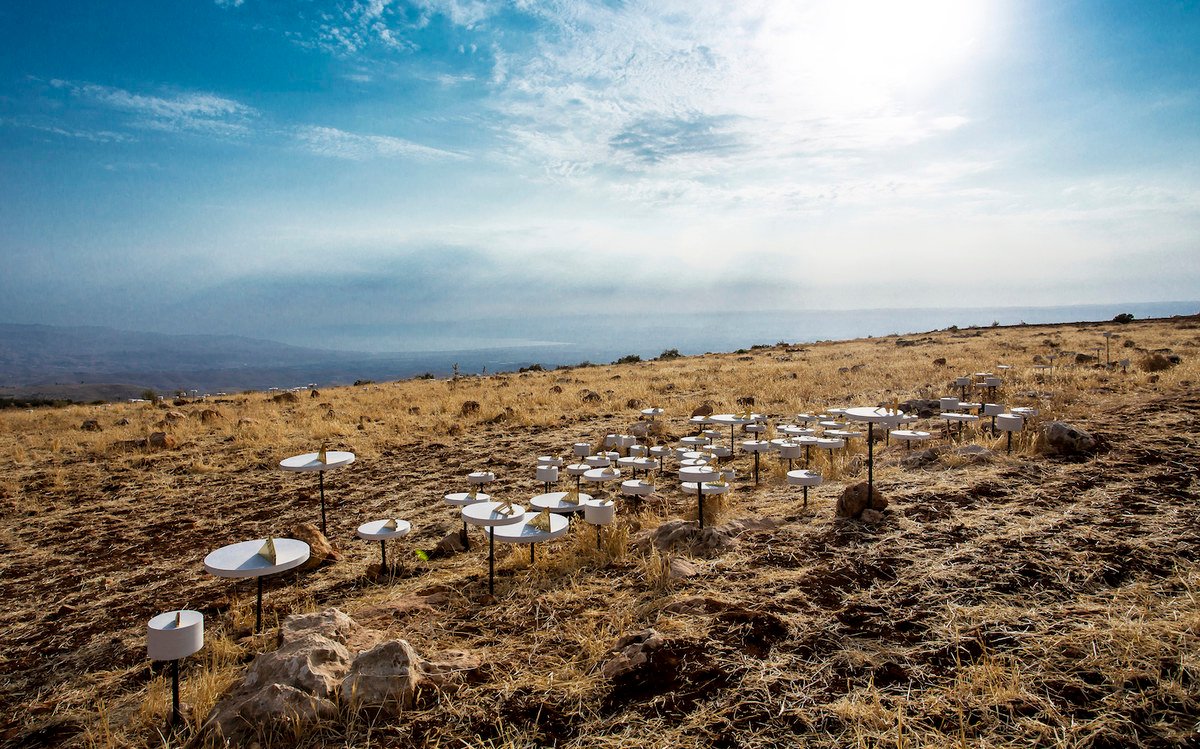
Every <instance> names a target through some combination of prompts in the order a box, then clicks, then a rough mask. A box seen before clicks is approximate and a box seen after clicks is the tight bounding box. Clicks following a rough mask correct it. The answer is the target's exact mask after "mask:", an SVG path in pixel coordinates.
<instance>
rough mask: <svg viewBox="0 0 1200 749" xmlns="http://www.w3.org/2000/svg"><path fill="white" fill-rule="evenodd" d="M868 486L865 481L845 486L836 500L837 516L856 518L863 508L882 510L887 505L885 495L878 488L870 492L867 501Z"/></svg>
mask: <svg viewBox="0 0 1200 749" xmlns="http://www.w3.org/2000/svg"><path fill="white" fill-rule="evenodd" d="M867 489H868V486H867V482H866V481H860V482H859V483H857V484H851V485H850V486H847V487H846V488H845V490H844V491H843V492H842V496H841V497H840V498H839V499H838V501H837V507H836V509H835V513H836V515H837V516H838V517H839V518H858V517H860V516H861V515H862V513H863V510H868V509H870V510H880V511H881V510H884V509H886V508H887V506H888V501H887V497H885V496H883V494H882V493H880V491H879V490H878V489H874V490H872V491H871V492H870V499H869V501H868V491H867Z"/></svg>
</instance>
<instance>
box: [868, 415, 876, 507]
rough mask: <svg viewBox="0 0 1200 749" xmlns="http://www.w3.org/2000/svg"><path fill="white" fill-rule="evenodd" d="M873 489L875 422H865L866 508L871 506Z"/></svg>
mask: <svg viewBox="0 0 1200 749" xmlns="http://www.w3.org/2000/svg"><path fill="white" fill-rule="evenodd" d="M874 487H875V422H873V421H868V422H867V507H870V506H871V504H872V499H871V492H872V490H873V489H874Z"/></svg>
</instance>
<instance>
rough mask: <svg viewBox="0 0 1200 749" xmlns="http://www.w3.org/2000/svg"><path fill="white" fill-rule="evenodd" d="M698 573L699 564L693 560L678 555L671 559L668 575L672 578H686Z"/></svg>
mask: <svg viewBox="0 0 1200 749" xmlns="http://www.w3.org/2000/svg"><path fill="white" fill-rule="evenodd" d="M699 574H700V566H699V565H697V564H696V563H695V562H692V561H689V560H687V559H682V558H680V557H675V558H674V559H672V560H671V565H670V570H669V572H668V575H669V576H670V578H671V579H672V580H686V579H687V578H689V577H695V576H696V575H699Z"/></svg>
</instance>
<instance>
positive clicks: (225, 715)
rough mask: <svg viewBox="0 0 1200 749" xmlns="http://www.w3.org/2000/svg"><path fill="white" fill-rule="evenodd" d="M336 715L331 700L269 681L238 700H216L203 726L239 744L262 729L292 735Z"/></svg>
mask: <svg viewBox="0 0 1200 749" xmlns="http://www.w3.org/2000/svg"><path fill="white" fill-rule="evenodd" d="M337 714H338V709H337V705H335V704H334V703H333V702H331V701H330V700H327V699H323V698H321V697H316V696H314V695H311V694H308V693H307V692H303V691H301V690H299V689H296V688H295V687H291V686H288V685H286V684H268V685H267V686H266V687H265V688H263V689H260V690H257V691H255V692H252V693H250V694H246V695H242V696H241V698H240V699H237V700H229V699H226V700H223V701H221V702H219V703H217V705H216V707H214V708H213V711H212V712H211V713H209V716H208V719H207V720H206V721H205V723H204V728H205V730H206V731H210V732H212V733H215V734H217V736H219V737H220V738H221V739H222V740H223V741H225V742H228V743H230V744H233V745H240V744H244V743H247V742H248V741H249V740H250V739H253V738H256V737H258V736H259V735H260V734H261V733H262V732H264V731H266V732H272V731H274V732H278V733H280V734H282V735H285V736H287V735H291V736H295V735H298V734H299V733H300V732H301V731H303V730H304V728H306V727H308V726H314V725H316V724H318V723H320V722H321V721H325V720H332V719H333V718H336V717H337Z"/></svg>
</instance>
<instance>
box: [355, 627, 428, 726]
mask: <svg viewBox="0 0 1200 749" xmlns="http://www.w3.org/2000/svg"><path fill="white" fill-rule="evenodd" d="M423 678H424V677H423V675H422V669H421V657H420V656H418V655H417V653H416V651H415V650H413V649H412V646H410V645H409V644H408V643H407V642H405V641H404V640H389V641H387V642H382V643H380V644H378V645H376V646H375V647H373V648H371V649H370V650H367V651H365V652H363V653H359V654H358V657H356V658H355V659H354V662H353V663H352V664H351V665H350V672H349V673H348V674H346V678H345V680H344V681H342V689H341V692H342V702H343V703H344V704H346V705H349V706H350V708H351V709H353V710H361V709H364V708H370V709H378V710H383V711H387V712H392V713H395V712H399V710H400V709H402V708H406V707H408V706H409V705H411V704H412V701H413V697H414V696H416V693H417V689H419V688H420V686H421V682H422V680H423Z"/></svg>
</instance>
